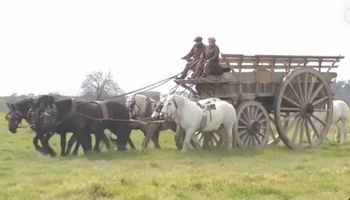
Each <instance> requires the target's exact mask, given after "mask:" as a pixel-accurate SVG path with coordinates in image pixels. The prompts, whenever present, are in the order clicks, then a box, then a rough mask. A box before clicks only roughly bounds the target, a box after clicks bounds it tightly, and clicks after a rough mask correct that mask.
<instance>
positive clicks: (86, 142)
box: [77, 129, 92, 154]
mask: <svg viewBox="0 0 350 200" xmlns="http://www.w3.org/2000/svg"><path fill="white" fill-rule="evenodd" d="M77 138H78V141H79V143H80V144H81V145H82V147H83V150H84V154H88V153H90V151H91V149H92V147H91V135H90V133H89V132H88V131H87V130H86V129H80V130H79V131H77Z"/></svg>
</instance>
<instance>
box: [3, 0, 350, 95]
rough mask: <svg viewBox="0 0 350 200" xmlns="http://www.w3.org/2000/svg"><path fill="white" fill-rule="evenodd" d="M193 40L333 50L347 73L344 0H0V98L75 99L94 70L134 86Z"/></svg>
mask: <svg viewBox="0 0 350 200" xmlns="http://www.w3.org/2000/svg"><path fill="white" fill-rule="evenodd" d="M196 36H202V37H204V38H207V37H208V36H214V37H216V40H217V45H218V46H219V47H220V50H221V52H222V53H237V54H250V55H252V54H296V55H301V54H306V55H339V54H341V55H343V56H345V57H346V58H345V59H344V60H343V61H342V62H341V63H340V68H339V69H338V79H350V1H349V0H348V1H342V0H341V1H335V0H324V1H322V0H318V1H317V0H315V1H306V0H303V1H296V0H289V1H261V0H256V1H249V0H244V1H243V0H242V1H229V0H227V1H225V0H216V1H213V0H211V1H203V0H198V1H190V0H176V1H175V0H174V1H166V0H147V1H145V0H128V1H87V0H82V1H74V0H67V1H65V0H60V1H49V0H42V1H36V0H34V1H16V0H11V1H0V69H1V75H0V95H10V94H12V93H18V94H28V93H35V94H45V93H48V92H60V93H63V94H66V95H76V94H78V93H79V92H80V85H81V82H82V81H83V80H84V78H85V76H86V75H87V74H88V73H90V72H92V71H96V70H100V69H102V70H104V71H105V72H108V71H111V72H112V74H113V75H114V78H115V80H116V81H117V82H118V83H119V85H120V87H121V88H123V89H124V90H125V91H130V90H133V89H137V88H139V87H142V86H144V85H147V84H149V83H153V82H156V81H158V80H161V79H163V78H166V77H169V76H172V75H174V74H176V73H178V72H180V71H181V70H182V69H183V67H184V65H185V62H184V61H182V60H181V59H180V58H181V57H182V56H184V55H185V54H186V53H187V52H188V51H189V49H190V48H191V47H192V45H193V39H194V38H195V37H196ZM205 42H206V40H205ZM169 87H170V86H169ZM162 89H163V90H166V88H162Z"/></svg>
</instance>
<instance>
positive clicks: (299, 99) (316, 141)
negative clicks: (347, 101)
mask: <svg viewBox="0 0 350 200" xmlns="http://www.w3.org/2000/svg"><path fill="white" fill-rule="evenodd" d="M274 111H275V113H274V114H275V116H274V117H275V120H276V128H277V131H278V133H279V135H280V137H281V139H282V141H283V142H284V143H285V144H286V145H287V146H288V147H289V148H293V149H295V148H303V147H311V148H312V147H316V146H318V145H320V144H321V143H322V141H323V139H324V138H325V136H326V134H327V133H328V131H329V128H330V125H331V120H332V114H333V103H332V93H331V89H330V87H329V84H328V82H327V81H326V80H325V78H324V77H323V75H322V74H321V73H320V72H318V71H316V70H314V69H311V68H299V69H296V70H294V71H292V72H291V73H289V74H288V75H287V76H286V77H285V78H284V80H283V82H282V83H281V85H280V89H279V92H278V94H277V95H276V97H275V109H274ZM312 132H314V134H315V137H313V136H312Z"/></svg>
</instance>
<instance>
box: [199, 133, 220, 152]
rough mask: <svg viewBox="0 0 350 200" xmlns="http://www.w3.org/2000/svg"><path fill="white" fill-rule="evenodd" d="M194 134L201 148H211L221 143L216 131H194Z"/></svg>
mask: <svg viewBox="0 0 350 200" xmlns="http://www.w3.org/2000/svg"><path fill="white" fill-rule="evenodd" d="M195 135H196V136H197V139H198V141H199V145H200V146H201V147H202V148H203V149H212V148H217V147H220V145H221V143H222V137H221V135H220V134H218V133H216V132H205V133H202V132H196V133H195Z"/></svg>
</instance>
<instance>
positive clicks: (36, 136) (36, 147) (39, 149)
mask: <svg viewBox="0 0 350 200" xmlns="http://www.w3.org/2000/svg"><path fill="white" fill-rule="evenodd" d="M33 145H34V147H35V150H36V151H38V152H40V153H44V152H43V148H42V147H41V146H40V145H39V136H38V133H36V134H35V136H34V137H33Z"/></svg>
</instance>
